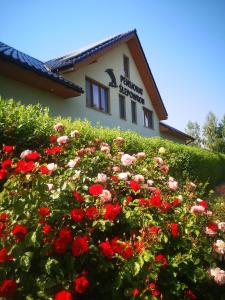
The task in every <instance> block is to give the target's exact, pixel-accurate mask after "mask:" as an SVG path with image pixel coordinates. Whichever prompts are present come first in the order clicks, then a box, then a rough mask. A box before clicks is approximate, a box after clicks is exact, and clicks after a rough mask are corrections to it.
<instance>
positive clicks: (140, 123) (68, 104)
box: [62, 42, 160, 136]
mask: <svg viewBox="0 0 225 300" xmlns="http://www.w3.org/2000/svg"><path fill="white" fill-rule="evenodd" d="M124 55H126V56H127V57H128V58H129V69H130V78H129V79H130V81H131V82H132V83H134V84H135V85H136V86H138V87H140V88H141V89H143V94H142V95H140V94H138V93H137V92H135V91H132V90H131V89H129V88H128V87H126V86H124V87H126V88H127V89H128V90H130V91H132V92H133V93H134V94H136V95H138V96H141V97H142V98H143V99H144V101H145V103H144V105H143V104H141V103H139V102H138V101H134V102H136V109H137V123H132V119H131V98H130V97H129V96H125V103H126V120H124V119H121V118H120V114H119V94H120V92H119V87H117V88H115V87H110V86H109V82H110V81H111V80H110V77H109V75H108V74H107V73H106V72H105V70H106V69H109V68H112V69H113V71H114V74H115V77H116V80H117V84H118V86H119V85H120V76H121V75H124V65H123V57H124ZM75 68H76V66H75ZM62 75H63V76H64V77H65V78H67V79H69V80H70V81H72V82H74V83H76V84H77V85H79V86H81V87H82V88H83V89H84V91H85V92H84V94H82V95H81V96H79V97H74V98H70V99H66V100H65V110H64V115H65V114H67V115H68V116H71V117H72V118H81V119H87V120H90V121H91V123H92V124H93V125H94V124H96V123H99V124H100V125H102V126H104V127H114V128H115V127H119V128H120V129H122V130H132V131H136V132H138V133H140V134H141V135H143V136H160V132H159V119H158V116H157V114H156V112H155V110H154V107H153V105H152V102H151V99H150V97H149V94H148V93H147V91H146V89H145V86H144V84H143V82H142V79H141V77H140V74H139V72H138V70H137V67H136V65H135V62H134V60H133V58H132V55H131V53H130V50H129V48H128V46H127V44H126V43H125V42H124V43H122V44H120V45H118V47H116V48H113V49H112V50H110V51H109V52H107V54H105V55H103V56H101V57H100V58H98V59H97V61H96V62H93V63H91V64H89V65H86V66H83V67H82V68H80V69H78V70H77V71H76V70H74V71H70V72H66V73H63V74H62ZM86 77H88V78H90V79H93V80H94V81H96V82H98V83H99V84H101V85H103V86H105V87H107V88H108V89H109V103H110V104H109V105H110V112H109V113H104V112H101V111H98V110H96V109H95V108H92V107H88V106H87V102H86V88H85V79H86ZM143 107H146V108H147V109H149V110H150V111H152V112H153V128H152V129H151V128H147V127H145V126H144V111H143Z"/></svg>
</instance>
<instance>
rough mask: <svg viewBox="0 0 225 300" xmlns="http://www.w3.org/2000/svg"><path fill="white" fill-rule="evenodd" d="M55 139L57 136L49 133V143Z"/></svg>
mask: <svg viewBox="0 0 225 300" xmlns="http://www.w3.org/2000/svg"><path fill="white" fill-rule="evenodd" d="M56 140H57V136H55V135H50V137H49V141H50V143H54V142H55V141H56Z"/></svg>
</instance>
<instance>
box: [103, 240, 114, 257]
mask: <svg viewBox="0 0 225 300" xmlns="http://www.w3.org/2000/svg"><path fill="white" fill-rule="evenodd" d="M99 248H100V250H101V252H102V253H103V254H104V255H105V256H106V257H108V258H112V257H113V255H114V251H113V249H112V247H111V245H110V243H109V241H105V242H102V243H100V244H99Z"/></svg>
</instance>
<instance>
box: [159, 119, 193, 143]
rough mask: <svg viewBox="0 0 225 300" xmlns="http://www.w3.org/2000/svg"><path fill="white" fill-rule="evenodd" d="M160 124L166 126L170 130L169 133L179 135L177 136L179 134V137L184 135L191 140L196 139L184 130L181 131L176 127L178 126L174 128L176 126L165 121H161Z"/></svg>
mask: <svg viewBox="0 0 225 300" xmlns="http://www.w3.org/2000/svg"><path fill="white" fill-rule="evenodd" d="M159 124H160V125H161V126H163V127H164V128H166V129H167V130H168V131H167V132H169V133H172V134H174V135H177V136H179V137H182V138H184V139H185V140H191V141H194V140H195V139H194V138H193V137H192V136H190V135H188V134H186V133H184V132H183V131H180V130H178V129H176V128H174V127H172V126H170V125H168V124H165V123H163V122H159Z"/></svg>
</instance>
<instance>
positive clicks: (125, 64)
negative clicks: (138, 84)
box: [123, 55, 130, 78]
mask: <svg viewBox="0 0 225 300" xmlns="http://www.w3.org/2000/svg"><path fill="white" fill-rule="evenodd" d="M123 70H124V76H125V77H127V78H130V65H129V58H128V57H127V56H126V55H124V56H123Z"/></svg>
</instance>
